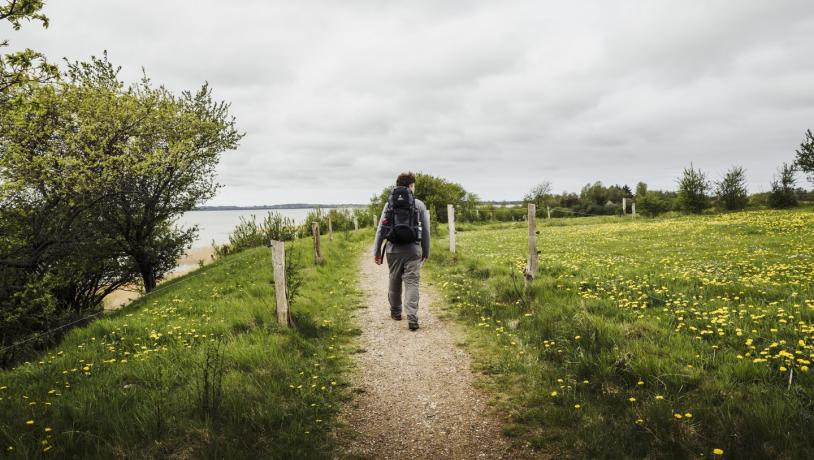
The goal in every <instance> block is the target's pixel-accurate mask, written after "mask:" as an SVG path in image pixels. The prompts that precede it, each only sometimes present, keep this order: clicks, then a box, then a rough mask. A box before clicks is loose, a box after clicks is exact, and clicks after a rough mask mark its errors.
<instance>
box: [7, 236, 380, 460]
mask: <svg viewBox="0 0 814 460" xmlns="http://www.w3.org/2000/svg"><path fill="white" fill-rule="evenodd" d="M368 233H369V232H364V233H363V232H355V233H348V234H345V235H341V234H337V235H335V236H334V240H333V241H332V242H329V241H328V239H327V238H324V239H323V254H324V257H325V263H324V264H323V265H322V266H319V267H314V264H313V256H312V252H311V250H310V244H311V243H310V240H307V239H306V240H300V241H296V242H293V243H289V244H287V246H288V251H289V252H290V253H293V255H294V256H293V259H292V260H294V261H295V262H296V261H298V262H297V263H298V264H299V265H300V266H301V267H302V270H301V272H300V273H301V279H300V281H301V285H300V288H299V290H298V294H297V297H296V298H295V299H294V301H293V304H292V311H293V315H294V320H295V322H296V325H297V330H296V331H291V330H287V329H284V328H282V327H280V326H279V325H278V324H277V321H276V314H275V300H274V285H273V284H272V279H273V276H272V265H271V251H270V250H269V249H268V248H256V249H249V250H246V251H244V252H240V253H237V254H235V255H231V256H228V257H226V258H224V259H222V260H219V261H217V262H215V263H213V264H212V265H209V266H206V267H204V268H202V269H200V270H198V271H196V272H193V273H192V274H190V275H187V276H185V277H182V278H178V279H175V280H172V281H169V282H167V283H165V284H163V285H161V286H160V287H159V290H157V291H156V292H154V293H151V294H149V295H147V296H145V297H143V298H141V299H140V300H138V301H136V302H135V303H133V304H131V305H130V306H128V307H126V308H124V309H122V310H119V311H117V312H115V313H113V314H110V315H107V316H105V317H104V318H103V319H100V320H98V321H95V322H93V323H91V324H90V325H88V326H87V327H83V328H79V329H75V330H73V331H71V332H70V333H69V334H68V335H67V336H66V337H65V339H64V341H63V342H62V343H61V344H60V345H59V346H57V347H55V348H53V349H52V350H50V351H48V352H46V353H44V354H43V355H42V356H41V357H40V358H39V360H37V361H34V362H30V363H25V364H23V365H20V366H18V367H17V368H15V369H11V370H5V371H0V458H7V457H8V458H40V457H53V458H106V459H107V458H128V459H130V458H329V457H331V456H332V454H333V447H334V444H333V441H332V437H331V435H330V432H331V430H332V426H333V425H332V424H333V421H334V415H335V414H336V412H337V410H338V408H339V407H338V406H339V404H340V402H341V401H342V400H343V399H344V398H345V397H346V396H347V394H346V393H347V390H346V388H345V383H344V380H343V369H345V368H346V365H347V363H348V356H347V354H346V350H345V347H346V346H347V345H348V343H349V341H350V339H351V337H352V336H353V335H355V334H358V330H356V329H355V328H354V327H353V325H352V324H350V322H349V320H348V314H347V312H348V311H349V310H350V309H353V308H358V305H359V293H358V292H357V288H356V275H357V273H356V272H357V264H356V260H357V255H358V254H359V252H360V250H361V249H362V246H363V245H366V244H369V240H370V236H369V235H368ZM363 235H364V236H363Z"/></svg>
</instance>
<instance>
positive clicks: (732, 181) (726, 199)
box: [715, 166, 749, 211]
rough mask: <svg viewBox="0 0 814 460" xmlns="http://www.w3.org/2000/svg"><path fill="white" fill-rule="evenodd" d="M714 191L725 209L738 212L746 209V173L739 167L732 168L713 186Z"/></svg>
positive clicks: (747, 200)
mask: <svg viewBox="0 0 814 460" xmlns="http://www.w3.org/2000/svg"><path fill="white" fill-rule="evenodd" d="M715 191H716V195H717V196H718V200H720V202H721V204H722V205H723V206H724V208H725V209H727V210H729V211H739V210H741V209H744V208H746V203H748V202H749V192H748V191H747V190H746V171H745V170H744V169H743V168H742V167H740V166H733V167H732V168H731V169H730V170H729V171H728V172H727V173H726V175H725V176H724V177H723V178H722V179H721V180H720V181H718V182H717V183H716V184H715Z"/></svg>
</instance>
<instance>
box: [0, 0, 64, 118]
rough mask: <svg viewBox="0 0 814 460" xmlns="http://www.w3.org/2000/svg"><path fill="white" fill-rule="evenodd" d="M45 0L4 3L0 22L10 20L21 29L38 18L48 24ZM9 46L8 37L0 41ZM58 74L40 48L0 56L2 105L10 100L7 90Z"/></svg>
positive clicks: (0, 9)
mask: <svg viewBox="0 0 814 460" xmlns="http://www.w3.org/2000/svg"><path fill="white" fill-rule="evenodd" d="M42 7H43V1H42V0H10V1H6V2H5V4H4V5H2V6H0V22H1V21H7V22H9V23H10V24H11V27H12V29H14V30H20V28H21V27H22V24H23V22H26V21H29V22H31V21H36V22H39V23H41V24H42V25H43V27H46V28H47V27H48V18H47V17H46V16H45V15H44V14H42V13H41V12H40V10H42ZM8 45H9V41H8V39H3V41H2V42H0V49H3V48H6V47H8ZM56 74H57V69H56V67H55V66H53V65H50V64H48V62H47V61H46V60H45V57H44V56H43V55H42V54H41V53H38V52H36V51H33V50H30V49H26V50H24V51H19V52H16V53H9V54H6V55H0V105H5V104H6V102H7V93H8V91H9V90H10V89H11V88H12V87H13V86H15V85H17V84H21V83H25V82H26V81H29V80H34V81H47V80H52V79H53V78H54V77H55V76H56Z"/></svg>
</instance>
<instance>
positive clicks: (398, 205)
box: [382, 187, 421, 244]
mask: <svg viewBox="0 0 814 460" xmlns="http://www.w3.org/2000/svg"><path fill="white" fill-rule="evenodd" d="M420 225H421V219H420V218H419V215H418V209H416V207H415V197H414V196H413V192H411V191H410V189H409V188H407V187H396V188H394V189H393V191H392V192H390V198H388V199H387V208H386V209H385V211H384V220H382V229H383V231H384V238H385V239H386V240H388V241H390V242H391V243H394V244H408V243H414V242H416V241H418V240H420V239H421V227H420Z"/></svg>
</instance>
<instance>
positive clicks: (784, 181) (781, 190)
mask: <svg viewBox="0 0 814 460" xmlns="http://www.w3.org/2000/svg"><path fill="white" fill-rule="evenodd" d="M796 172H797V171H796V170H795V167H794V165H793V164H788V163H783V165H782V166H781V167H780V168H779V169H778V171H777V175H775V178H774V180H773V181H772V190H771V192H769V198H768V203H769V206H770V207H772V208H775V209H784V208H791V207H794V206H797V195H796V193H795V190H794V184H795V183H796V182H797V179H796V178H795V177H794V176H795V174H796Z"/></svg>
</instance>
